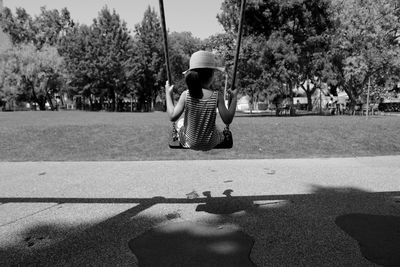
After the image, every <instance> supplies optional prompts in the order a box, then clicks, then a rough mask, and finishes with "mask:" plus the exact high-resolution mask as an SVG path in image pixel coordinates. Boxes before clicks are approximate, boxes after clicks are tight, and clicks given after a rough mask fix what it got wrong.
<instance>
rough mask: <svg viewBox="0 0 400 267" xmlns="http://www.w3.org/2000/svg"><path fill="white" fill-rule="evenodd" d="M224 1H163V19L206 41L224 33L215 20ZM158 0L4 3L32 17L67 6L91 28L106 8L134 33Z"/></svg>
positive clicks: (26, 0)
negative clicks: (112, 11) (43, 9)
mask: <svg viewBox="0 0 400 267" xmlns="http://www.w3.org/2000/svg"><path fill="white" fill-rule="evenodd" d="M222 1H223V0H164V10H165V20H166V24H167V28H168V29H169V31H170V32H174V31H177V32H182V31H190V32H192V34H193V36H196V37H199V38H202V39H204V38H207V37H209V36H211V35H212V34H215V33H220V32H223V28H222V26H221V25H220V24H219V22H218V21H217V18H216V16H217V14H218V13H220V12H221V10H220V9H221V3H222ZM158 3H159V1H158V0H129V1H127V0H3V4H4V6H5V7H8V8H10V9H11V11H12V12H13V13H14V14H15V8H16V7H22V8H24V9H25V10H26V11H27V12H28V13H29V14H30V15H31V16H35V15H38V14H39V13H40V7H42V6H46V8H47V9H58V10H61V9H62V8H64V7H66V8H67V9H68V10H69V12H70V13H71V17H72V19H73V20H74V21H75V22H79V23H81V24H86V25H90V24H92V21H93V19H94V18H96V17H97V16H98V13H99V11H100V10H101V9H102V8H103V7H104V6H108V8H109V9H111V10H113V9H115V11H116V12H117V14H119V15H120V17H121V19H122V20H124V21H125V22H126V23H127V26H128V29H130V30H131V32H132V33H133V29H134V27H135V24H137V23H140V22H141V20H142V19H143V14H144V11H145V10H146V8H147V7H148V6H149V5H150V6H151V7H154V9H155V10H156V12H157V13H159V4H158Z"/></svg>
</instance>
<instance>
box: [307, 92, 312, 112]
mask: <svg viewBox="0 0 400 267" xmlns="http://www.w3.org/2000/svg"><path fill="white" fill-rule="evenodd" d="M306 95H307V111H311V110H312V109H313V104H312V94H311V93H310V92H308V91H306Z"/></svg>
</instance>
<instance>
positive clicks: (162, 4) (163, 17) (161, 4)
mask: <svg viewBox="0 0 400 267" xmlns="http://www.w3.org/2000/svg"><path fill="white" fill-rule="evenodd" d="M159 6H160V17H161V28H162V32H163V40H164V55H165V67H166V69H167V77H168V81H169V84H172V75H171V68H170V64H169V52H168V33H167V26H166V24H165V12H164V1H163V0H159ZM172 131H173V134H172V135H173V137H172V138H173V139H176V140H177V139H178V133H177V131H176V123H175V122H172ZM176 140H174V141H176Z"/></svg>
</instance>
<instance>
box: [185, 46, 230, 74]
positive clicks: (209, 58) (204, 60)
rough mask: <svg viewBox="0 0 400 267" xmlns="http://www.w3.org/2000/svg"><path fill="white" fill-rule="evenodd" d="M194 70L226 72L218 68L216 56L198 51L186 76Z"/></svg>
mask: <svg viewBox="0 0 400 267" xmlns="http://www.w3.org/2000/svg"><path fill="white" fill-rule="evenodd" d="M193 69H215V70H219V71H224V70H225V69H224V68H222V67H217V62H216V61H215V57H214V54H213V53H211V52H208V51H203V50H200V51H197V52H195V53H193V54H192V56H191V57H190V62H189V69H188V70H186V71H184V72H183V74H186V73H187V72H188V71H189V70H193Z"/></svg>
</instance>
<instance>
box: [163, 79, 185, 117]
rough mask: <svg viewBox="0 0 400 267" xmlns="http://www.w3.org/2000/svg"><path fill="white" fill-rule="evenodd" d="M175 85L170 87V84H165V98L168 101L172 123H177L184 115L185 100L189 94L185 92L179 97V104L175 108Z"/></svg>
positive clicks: (168, 110)
mask: <svg viewBox="0 0 400 267" xmlns="http://www.w3.org/2000/svg"><path fill="white" fill-rule="evenodd" d="M173 88H174V86H173V85H169V82H168V81H167V83H166V84H165V97H166V101H167V113H168V115H169V119H170V120H171V121H176V120H178V119H179V117H180V116H181V115H182V112H183V109H184V108H185V100H186V94H187V92H186V91H184V92H183V93H182V94H181V96H180V97H179V100H178V103H177V104H176V106H174V100H173Z"/></svg>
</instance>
